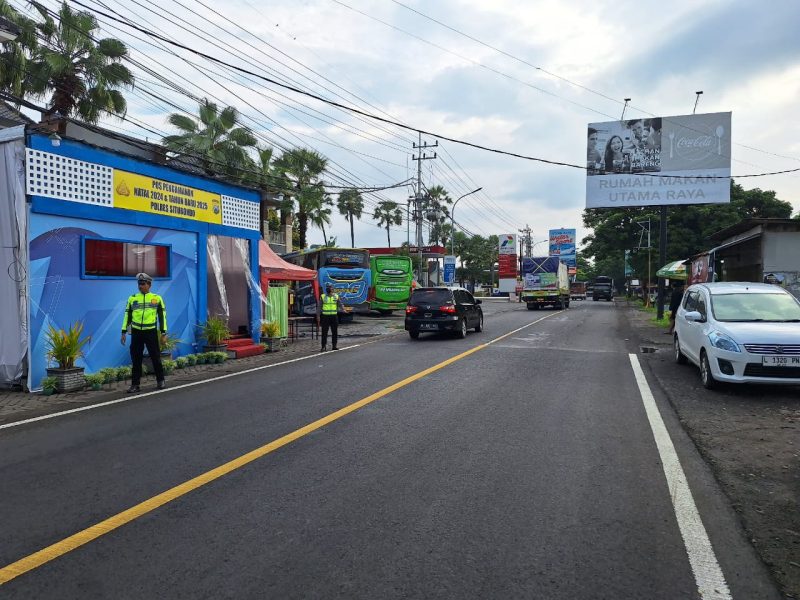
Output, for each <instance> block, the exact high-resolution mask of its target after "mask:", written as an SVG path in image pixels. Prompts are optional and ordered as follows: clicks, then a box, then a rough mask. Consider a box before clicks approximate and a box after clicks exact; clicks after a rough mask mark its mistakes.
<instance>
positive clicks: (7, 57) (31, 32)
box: [0, 0, 38, 98]
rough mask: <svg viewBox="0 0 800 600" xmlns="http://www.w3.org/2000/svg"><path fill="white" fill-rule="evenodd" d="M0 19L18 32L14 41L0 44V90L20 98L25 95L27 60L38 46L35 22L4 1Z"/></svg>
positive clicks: (1, 4)
mask: <svg viewBox="0 0 800 600" xmlns="http://www.w3.org/2000/svg"><path fill="white" fill-rule="evenodd" d="M0 18H5V19H6V20H8V21H10V22H11V23H12V24H14V25H16V26H17V27H18V28H19V30H20V31H19V35H18V36H17V39H16V40H14V41H12V42H5V43H2V44H0V89H3V90H6V91H7V92H9V93H11V94H13V95H14V96H16V97H17V98H22V97H23V96H24V95H25V93H26V88H25V76H26V74H27V73H28V59H29V57H30V55H31V53H32V51H33V50H34V49H35V48H36V47H37V46H38V38H37V30H36V21H34V20H33V19H29V18H28V17H26V16H25V15H23V14H21V13H20V12H19V11H17V10H15V9H14V8H13V7H12V6H10V5H9V4H8V3H7V2H6V0H0Z"/></svg>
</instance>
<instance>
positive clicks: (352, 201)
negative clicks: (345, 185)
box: [336, 189, 364, 248]
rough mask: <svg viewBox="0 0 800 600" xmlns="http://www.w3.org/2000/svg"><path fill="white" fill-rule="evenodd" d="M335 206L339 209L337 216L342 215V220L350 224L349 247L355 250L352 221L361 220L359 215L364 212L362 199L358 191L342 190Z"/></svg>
mask: <svg viewBox="0 0 800 600" xmlns="http://www.w3.org/2000/svg"><path fill="white" fill-rule="evenodd" d="M336 206H337V208H338V209H339V214H342V215H344V218H345V219H347V220H348V221H349V222H350V247H351V248H355V247H356V238H355V235H354V233H353V219H361V214H362V213H363V211H364V198H362V197H361V194H359V193H358V190H354V189H348V190H342V191H341V192H340V193H339V199H338V200H337V202H336Z"/></svg>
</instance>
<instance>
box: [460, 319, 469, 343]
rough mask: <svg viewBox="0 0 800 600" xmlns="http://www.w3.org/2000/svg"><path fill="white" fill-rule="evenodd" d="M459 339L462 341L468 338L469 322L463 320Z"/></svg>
mask: <svg viewBox="0 0 800 600" xmlns="http://www.w3.org/2000/svg"><path fill="white" fill-rule="evenodd" d="M458 337H460V338H461V339H462V340H463V339H464V338H465V337H467V320H466V319H461V328H460V329H459V330H458Z"/></svg>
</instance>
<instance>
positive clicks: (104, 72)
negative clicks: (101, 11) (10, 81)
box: [22, 2, 134, 123]
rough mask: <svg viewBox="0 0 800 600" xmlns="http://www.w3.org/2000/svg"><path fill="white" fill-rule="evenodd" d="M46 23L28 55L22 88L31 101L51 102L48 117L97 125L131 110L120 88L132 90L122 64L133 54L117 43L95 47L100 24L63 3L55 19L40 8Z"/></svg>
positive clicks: (37, 6) (39, 28)
mask: <svg viewBox="0 0 800 600" xmlns="http://www.w3.org/2000/svg"><path fill="white" fill-rule="evenodd" d="M31 4H32V6H33V7H34V8H35V9H36V10H37V11H38V12H39V14H40V15H41V17H42V20H41V21H40V22H38V23H37V24H36V29H37V32H38V36H39V41H38V43H37V44H36V45H35V46H34V47H31V48H30V49H29V51H30V56H29V57H28V60H27V64H26V65H25V77H24V81H23V83H22V85H23V88H24V89H23V91H24V93H25V94H26V95H31V96H34V97H38V98H45V97H49V100H48V103H47V104H48V106H47V111H46V113H45V114H46V115H53V114H56V113H58V114H60V115H62V116H64V117H70V116H76V117H79V118H81V119H83V120H84V121H87V122H89V123H96V122H97V121H98V120H99V119H100V117H102V116H104V115H116V116H122V115H124V114H125V112H126V110H127V103H126V102H125V97H124V96H123V95H122V93H121V92H120V88H131V87H133V82H134V77H133V74H132V73H131V72H130V70H129V69H128V67H126V66H125V65H124V64H122V60H123V59H124V58H125V57H126V56H127V55H128V48H127V46H125V44H124V43H123V42H121V41H120V40H117V39H114V38H105V39H102V40H97V41H95V39H96V37H95V35H96V30H97V28H98V23H97V19H96V18H95V16H94V15H93V14H91V13H88V12H84V11H73V10H72V9H71V8H70V7H69V6H68V5H67V3H66V2H64V3H62V5H61V8H60V9H59V11H58V17H57V18H56V19H54V18H53V17H52V16H51V15H50V13H49V12H48V10H47V9H46V8H45V7H44V6H43V5H41V4H38V3H37V2H32V3H31Z"/></svg>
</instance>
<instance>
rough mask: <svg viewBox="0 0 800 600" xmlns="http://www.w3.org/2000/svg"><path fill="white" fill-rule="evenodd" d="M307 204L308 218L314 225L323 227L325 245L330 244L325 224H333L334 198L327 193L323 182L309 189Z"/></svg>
mask: <svg viewBox="0 0 800 600" xmlns="http://www.w3.org/2000/svg"><path fill="white" fill-rule="evenodd" d="M306 194H307V198H308V200H307V204H306V209H307V210H308V220H309V221H310V222H311V224H312V225H314V227H319V228H320V229H322V239H324V240H325V245H326V246H327V245H328V235H327V234H326V233H325V225H330V224H331V212H332V208H331V207H332V206H333V200H331V197H330V196H328V194H326V193H325V188H323V187H322V184H321V183H318V184H316V185H314V186H312V187H310V188H308V189H307V192H306Z"/></svg>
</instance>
